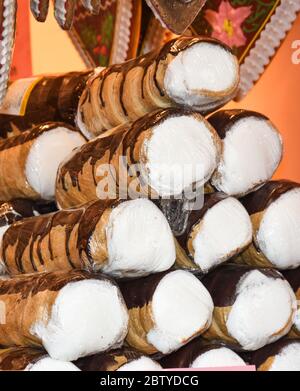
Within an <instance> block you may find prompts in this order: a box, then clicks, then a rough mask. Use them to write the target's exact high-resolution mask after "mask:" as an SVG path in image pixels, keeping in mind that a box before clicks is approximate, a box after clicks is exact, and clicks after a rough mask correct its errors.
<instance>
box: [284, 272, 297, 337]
mask: <svg viewBox="0 0 300 391" xmlns="http://www.w3.org/2000/svg"><path fill="white" fill-rule="evenodd" d="M283 275H284V278H286V280H287V281H288V282H289V284H290V285H291V287H292V288H293V291H294V292H295V295H296V298H297V303H298V309H297V312H296V316H295V319H294V324H293V327H292V329H291V331H290V333H289V337H292V338H300V267H298V268H297V269H293V270H285V271H284V272H283Z"/></svg>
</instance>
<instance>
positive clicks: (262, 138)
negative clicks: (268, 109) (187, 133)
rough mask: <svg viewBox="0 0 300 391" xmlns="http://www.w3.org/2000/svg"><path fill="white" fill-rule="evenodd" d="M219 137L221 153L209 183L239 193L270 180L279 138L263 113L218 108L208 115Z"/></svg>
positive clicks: (276, 161) (276, 162) (278, 155)
mask: <svg viewBox="0 0 300 391" xmlns="http://www.w3.org/2000/svg"><path fill="white" fill-rule="evenodd" d="M208 121H209V122H210V123H211V125H212V126H213V127H214V128H215V129H216V131H217V133H218V134H219V136H220V137H221V139H222V141H223V150H222V156H221V159H220V162H219V165H218V168H217V170H216V171H215V173H214V175H213V177H212V179H211V183H212V184H213V186H215V188H217V189H218V190H219V191H223V192H224V193H227V194H229V195H233V196H243V195H245V194H247V193H249V192H251V191H253V190H255V189H257V188H259V187H260V186H261V185H262V184H264V183H265V182H266V181H268V180H270V179H271V178H272V176H273V174H274V172H275V171H276V169H277V168H278V166H279V164H280V162H281V158H282V153H283V146H282V138H281V135H280V133H279V132H278V130H277V129H276V127H275V126H274V124H272V122H271V121H270V120H269V119H268V118H267V117H265V116H264V115H262V114H260V113H257V112H253V111H247V110H221V111H218V112H216V113H214V114H213V115H211V116H210V117H209V118H208Z"/></svg>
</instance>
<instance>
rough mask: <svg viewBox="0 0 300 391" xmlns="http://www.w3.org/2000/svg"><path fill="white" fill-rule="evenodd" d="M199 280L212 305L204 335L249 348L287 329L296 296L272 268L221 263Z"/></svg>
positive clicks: (290, 322) (281, 333)
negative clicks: (209, 324) (211, 314)
mask: <svg viewBox="0 0 300 391" xmlns="http://www.w3.org/2000/svg"><path fill="white" fill-rule="evenodd" d="M202 283H203V284H204V286H205V287H206V288H207V289H208V291H209V293H210V294H211V296H212V299H213V301H214V305H215V309H214V315H213V321H212V324H211V326H210V328H209V329H208V331H207V332H206V333H204V334H203V336H204V338H206V339H208V340H219V341H221V342H225V343H229V344H231V345H232V346H235V347H236V348H237V349H243V350H251V351H252V350H256V349H259V348H261V347H262V346H264V345H267V344H269V343H272V342H275V341H277V340H278V339H279V338H281V337H283V336H284V335H286V334H287V333H288V332H289V331H290V329H291V327H292V324H293V319H294V316H295V312H296V308H297V302H296V297H295V294H294V292H293V290H292V288H291V286H290V285H289V283H288V282H287V281H286V280H285V279H284V278H283V276H282V275H281V274H280V273H279V272H277V271H276V270H273V269H255V268H253V267H251V266H243V265H241V266H236V265H225V266H221V267H219V268H218V269H216V270H214V271H212V272H211V273H208V274H207V275H205V276H204V278H203V279H202Z"/></svg>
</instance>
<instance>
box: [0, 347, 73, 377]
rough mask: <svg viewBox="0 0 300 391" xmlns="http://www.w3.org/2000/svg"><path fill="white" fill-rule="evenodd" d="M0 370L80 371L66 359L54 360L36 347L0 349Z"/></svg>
mask: <svg viewBox="0 0 300 391" xmlns="http://www.w3.org/2000/svg"><path fill="white" fill-rule="evenodd" d="M0 371H80V369H79V368H77V367H76V366H75V365H74V364H72V363H71V362H68V361H60V360H54V359H53V358H51V357H49V356H48V354H47V353H45V352H44V351H43V350H40V349H36V348H22V347H15V348H7V349H0Z"/></svg>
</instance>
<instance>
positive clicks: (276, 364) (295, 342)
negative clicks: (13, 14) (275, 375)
mask: <svg viewBox="0 0 300 391" xmlns="http://www.w3.org/2000/svg"><path fill="white" fill-rule="evenodd" d="M249 361H250V363H251V364H252V365H255V366H256V369H257V371H264V372H265V371H271V372H273V371H276V372H277V371H298V372H299V371H300V340H299V339H287V338H283V339H281V340H279V341H277V342H275V343H273V344H270V345H267V346H265V347H263V348H261V349H259V350H257V351H256V352H253V353H252V354H250V358H249Z"/></svg>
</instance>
